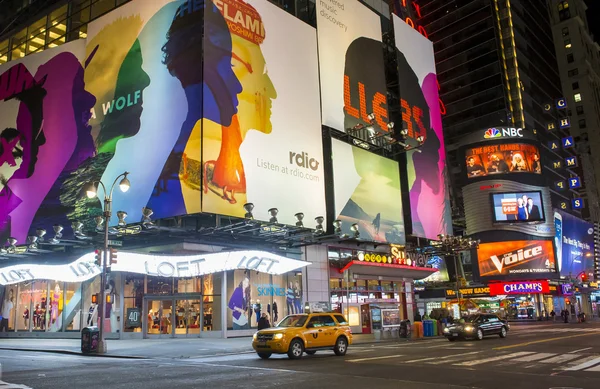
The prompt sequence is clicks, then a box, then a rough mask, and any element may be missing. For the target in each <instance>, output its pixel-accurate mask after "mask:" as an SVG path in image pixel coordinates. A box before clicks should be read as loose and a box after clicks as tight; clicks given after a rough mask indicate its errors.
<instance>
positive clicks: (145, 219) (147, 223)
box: [142, 207, 156, 229]
mask: <svg viewBox="0 0 600 389" xmlns="http://www.w3.org/2000/svg"><path fill="white" fill-rule="evenodd" d="M153 214H154V211H153V210H152V209H150V208H148V207H142V227H143V228H145V229H153V228H156V225H155V224H154V223H153V222H152V219H151V218H150V217H151V216H152V215H153Z"/></svg>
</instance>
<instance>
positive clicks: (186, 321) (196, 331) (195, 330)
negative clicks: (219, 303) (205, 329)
mask: <svg viewBox="0 0 600 389" xmlns="http://www.w3.org/2000/svg"><path fill="white" fill-rule="evenodd" d="M173 316H174V320H175V321H174V322H173V325H174V326H175V337H177V338H180V337H181V338H186V337H188V338H194V337H195V338H199V337H200V331H201V328H202V297H201V296H199V297H197V298H186V299H183V298H182V299H175V308H174V312H173Z"/></svg>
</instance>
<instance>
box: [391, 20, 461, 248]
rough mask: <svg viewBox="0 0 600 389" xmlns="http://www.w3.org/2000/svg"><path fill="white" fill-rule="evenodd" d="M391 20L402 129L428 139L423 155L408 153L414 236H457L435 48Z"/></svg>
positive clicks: (422, 151) (396, 21) (412, 31)
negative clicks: (450, 234) (453, 225)
mask: <svg viewBox="0 0 600 389" xmlns="http://www.w3.org/2000/svg"><path fill="white" fill-rule="evenodd" d="M392 17H393V20H394V33H395V39H396V49H397V52H396V54H397V57H398V71H399V85H400V104H401V112H402V123H401V124H402V126H403V128H406V129H408V137H410V138H413V139H416V138H418V137H419V136H423V137H424V138H425V143H424V145H423V147H421V149H420V152H414V151H413V152H410V153H409V154H408V167H407V169H408V186H409V189H410V207H411V215H412V233H413V235H416V236H420V237H424V238H428V239H437V236H438V234H445V235H447V234H449V233H451V232H452V214H451V209H450V197H449V189H448V171H447V166H446V149H445V145H444V135H443V130H442V116H441V114H440V104H439V92H438V87H437V77H436V70H435V58H434V55H433V44H432V43H431V41H429V40H428V39H427V38H425V37H424V36H423V35H421V34H420V33H419V32H417V31H415V30H414V29H413V28H411V27H410V26H409V25H407V24H406V23H405V22H404V21H402V20H401V19H400V18H398V17H397V16H396V15H392ZM398 125H400V124H398Z"/></svg>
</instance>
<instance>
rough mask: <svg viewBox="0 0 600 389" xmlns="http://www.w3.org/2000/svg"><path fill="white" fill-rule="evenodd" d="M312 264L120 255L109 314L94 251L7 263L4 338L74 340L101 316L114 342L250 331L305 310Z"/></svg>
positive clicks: (262, 256) (227, 255)
mask: <svg viewBox="0 0 600 389" xmlns="http://www.w3.org/2000/svg"><path fill="white" fill-rule="evenodd" d="M307 265H309V263H308V262H305V261H300V260H297V259H292V258H288V257H283V256H279V255H274V254H272V253H267V252H262V251H232V252H218V253H214V254H203V255H200V254H198V255H192V256H190V255H188V256H157V255H148V254H137V253H120V255H119V261H118V263H117V264H115V265H113V267H112V271H111V276H110V281H109V282H108V284H107V286H106V289H105V291H104V294H103V296H102V298H104V299H105V301H107V303H106V313H105V315H101V313H100V312H99V305H98V302H99V298H101V296H100V277H99V273H100V269H99V268H98V267H97V266H96V265H95V264H94V263H93V254H87V255H84V256H82V257H81V258H79V259H77V260H75V261H73V262H69V263H67V264H49V265H32V264H18V265H13V266H7V267H4V268H0V284H1V285H2V288H1V295H0V301H1V302H2V307H1V308H2V309H1V310H2V325H3V328H2V329H0V330H1V331H0V336H10V337H19V336H22V337H28V336H45V337H74V338H76V337H79V336H80V335H79V332H80V331H81V329H82V328H84V327H86V326H92V325H97V323H98V320H100V319H101V318H102V316H104V326H105V327H104V328H105V329H106V330H105V331H106V334H107V338H108V339H111V338H112V339H119V338H154V337H228V336H229V337H230V336H245V335H250V334H252V333H253V332H254V331H255V328H256V325H257V321H258V318H259V317H260V316H261V314H262V313H267V314H268V315H269V316H270V320H271V321H273V320H277V319H281V318H283V316H285V315H286V314H288V313H295V312H299V311H300V310H301V307H302V306H303V291H302V269H303V268H304V267H305V266H307ZM34 333H35V335H34Z"/></svg>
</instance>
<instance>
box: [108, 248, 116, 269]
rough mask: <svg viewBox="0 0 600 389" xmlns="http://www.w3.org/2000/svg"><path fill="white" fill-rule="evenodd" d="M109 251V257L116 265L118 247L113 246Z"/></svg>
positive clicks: (111, 262)
mask: <svg viewBox="0 0 600 389" xmlns="http://www.w3.org/2000/svg"><path fill="white" fill-rule="evenodd" d="M108 251H109V258H110V264H111V265H114V264H116V263H117V249H116V248H114V247H111V248H110V249H108Z"/></svg>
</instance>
